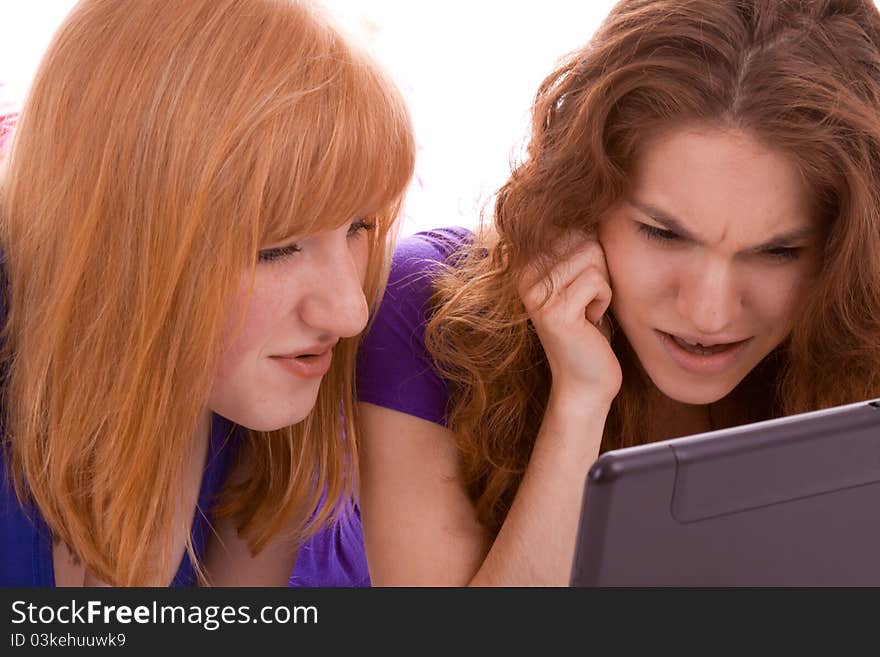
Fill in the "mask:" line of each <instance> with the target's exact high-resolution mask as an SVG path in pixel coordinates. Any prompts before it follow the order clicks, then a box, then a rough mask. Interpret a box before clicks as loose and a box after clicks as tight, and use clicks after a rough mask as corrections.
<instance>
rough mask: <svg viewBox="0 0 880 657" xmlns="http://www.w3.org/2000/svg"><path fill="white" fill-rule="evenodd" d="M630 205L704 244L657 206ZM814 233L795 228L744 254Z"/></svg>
mask: <svg viewBox="0 0 880 657" xmlns="http://www.w3.org/2000/svg"><path fill="white" fill-rule="evenodd" d="M628 203H629V204H630V205H631V206H633V207H634V208H635V209H636V210H638V211H639V212H641V213H642V214H644V215H645V216H647V217H648V218H650V219H651V220H653V221H655V222H656V223H658V224H660V225H661V226H663V227H664V228H666V229H667V230H671V231H672V232H674V233H676V234H678V235H679V236H681V237H683V238H684V239H686V240H688V241H691V242H694V243H695V244H699V245H703V244H704V242H703V241H702V240H700V239H699V238H697V237H696V236H695V235H694V234H693V233H692V232H691V231H689V230H688V229H687V228H685V227H684V225H683V224H682V223H681V221H679V220H678V219H676V218H675V217H673V216H672V215H671V214H670V213H668V212H666V211H664V210H661V209H660V208H658V207H657V206H655V205H651V204H650V203H641V202H640V201H635V200H630V201H628ZM813 233H814V229H813V227H812V226H804V227H802V228H795V229H794V230H789V231H786V232H784V233H779V234H778V235H774V236H773V237H771V238H770V239H769V240H767V241H766V242H764V243H762V244H759V245H757V246H753V247H751V248H748V249H744V251H743V252H749V253H755V252H759V251H767V250H770V249H778V248H783V247H787V246H790V245H792V244H796V243H798V242H800V241H801V240H803V239H806V238H808V237H811V236H812V235H813Z"/></svg>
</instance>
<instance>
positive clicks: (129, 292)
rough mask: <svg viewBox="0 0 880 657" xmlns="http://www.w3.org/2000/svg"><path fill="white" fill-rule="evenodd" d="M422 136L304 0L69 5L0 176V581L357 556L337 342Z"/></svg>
mask: <svg viewBox="0 0 880 657" xmlns="http://www.w3.org/2000/svg"><path fill="white" fill-rule="evenodd" d="M413 160H414V144H413V137H412V134H411V128H410V122H409V118H408V114H407V111H406V109H405V107H404V105H403V102H402V100H401V98H400V96H399V94H398V92H397V91H396V89H395V88H394V87H393V85H392V84H391V83H389V82H388V81H387V80H386V79H385V77H384V76H383V75H382V73H381V72H380V71H379V70H378V69H377V67H376V66H375V65H374V64H373V63H372V62H370V61H369V60H368V59H367V58H366V57H365V56H364V55H363V54H361V53H360V52H358V51H357V50H356V49H355V48H353V47H352V46H351V45H350V44H349V43H348V42H347V41H346V40H345V39H344V38H343V37H342V36H341V35H340V34H339V32H337V30H336V29H335V28H334V27H333V26H332V25H331V24H330V23H329V22H328V21H327V20H326V19H325V18H324V17H323V16H321V15H320V14H319V13H316V11H315V10H314V8H312V7H310V6H309V5H307V4H305V3H304V2H299V1H295V0H187V2H176V1H170V0H167V1H166V0H161V1H157V0H129V1H127V2H119V1H118V0H82V1H81V2H80V3H79V4H77V5H76V6H75V8H74V9H73V11H72V12H71V13H70V15H69V16H68V17H67V19H66V20H65V22H64V24H63V25H62V26H61V28H60V29H59V31H58V32H57V34H56V35H55V37H54V40H53V41H52V43H51V45H50V47H49V49H48V51H47V52H46V54H45V56H44V59H43V61H42V63H41V65H40V68H39V70H38V72H37V75H36V78H35V81H34V83H33V86H32V88H31V90H30V92H29V94H28V97H27V100H26V103H25V105H24V108H23V111H22V113H21V116H20V118H19V120H18V124H17V126H16V131H15V134H14V136H13V138H12V143H11V146H10V148H9V153H8V161H7V162H6V165H7V169H6V173H5V178H4V181H3V184H2V205H0V213H2V220H0V242H2V249H3V270H4V271H3V273H4V276H5V281H4V285H3V291H4V294H3V301H4V306H5V308H4V309H5V315H6V318H5V325H4V333H3V348H4V357H3V381H2V384H3V385H2V390H3V399H2V402H3V403H2V409H3V417H2V419H3V452H2V458H3V460H4V463H3V467H2V470H3V477H4V479H3V481H2V482H0V483H2V489H0V491H2V493H0V500H2V506H0V527H2V531H0V535H2V543H3V559H2V560H0V581H2V582H3V583H4V584H6V585H12V584H14V585H29V586H33V585H36V586H48V585H52V584H59V585H61V584H74V585H83V584H85V585H91V584H98V583H105V584H110V585H160V586H164V585H168V584H169V583H173V584H192V583H196V582H199V583H209V584H248V585H263V584H273V585H283V584H285V583H287V581H288V577H289V576H290V573H291V568H292V567H293V565H294V561H295V560H296V563H297V571H299V574H298V575H297V571H294V575H295V581H299V582H301V583H307V584H328V583H329V584H333V583H343V584H361V583H364V581H365V580H367V574H366V571H365V567H364V564H363V558H362V555H361V554H359V553H358V549H359V545H358V544H357V542H356V541H355V539H357V537H358V536H359V532H358V522H359V521H358V519H357V517H356V515H355V512H354V510H353V509H352V508H351V502H350V500H351V499H352V497H353V494H354V491H355V487H356V484H357V479H356V465H357V450H356V440H355V438H356V436H355V432H354V427H353V426H352V419H353V413H354V409H353V401H352V399H353V397H352V392H353V380H352V379H353V366H354V354H355V350H356V343H357V339H358V337H357V336H358V334H359V333H360V332H361V330H362V329H363V328H364V326H365V325H366V322H367V318H368V311H369V309H370V307H371V306H372V305H373V304H374V302H375V301H376V300H377V298H378V296H379V294H380V292H381V290H382V288H383V286H384V279H385V277H386V275H387V263H386V250H387V246H388V243H389V241H390V240H391V239H392V238H393V233H394V230H393V228H394V219H395V217H396V215H397V213H398V210H399V206H400V202H401V199H402V195H403V193H404V190H405V188H406V185H407V183H408V180H409V178H410V176H411V173H412V168H413ZM334 519H335V520H336V522H335V524H331V520H334ZM340 524H344V525H345V526H344V528H343V529H342V530H340V529H339V526H340ZM340 531H341V532H342V533H341V534H340ZM340 539H344V540H351V541H354V542H353V543H352V544H350V545H346V544H344V543H343V544H340ZM298 548H301V549H299V554H300V557H301V558H297V552H298ZM303 569H305V572H303ZM367 581H368V580H367Z"/></svg>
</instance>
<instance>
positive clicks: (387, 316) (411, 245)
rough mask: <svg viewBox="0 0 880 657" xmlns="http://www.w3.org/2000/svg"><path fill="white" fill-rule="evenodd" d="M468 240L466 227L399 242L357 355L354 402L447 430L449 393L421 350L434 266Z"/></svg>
mask: <svg viewBox="0 0 880 657" xmlns="http://www.w3.org/2000/svg"><path fill="white" fill-rule="evenodd" d="M470 236H471V232H470V231H469V230H467V229H466V228H457V227H456V228H438V229H435V230H430V231H425V232H421V233H415V234H414V235H410V236H409V237H406V238H404V239H402V240H400V242H399V243H398V245H397V248H396V249H395V251H394V257H393V259H392V263H391V273H390V275H389V279H388V287H387V289H386V291H385V296H384V297H383V298H382V304H381V305H380V307H379V311H378V312H377V314H376V318H375V320H374V321H373V324H372V325H371V327H370V331H369V333H368V334H367V335H366V336H365V338H364V340H363V343H362V345H361V348H360V351H359V353H358V369H357V396H358V401H363V402H369V403H371V404H376V405H377V406H382V407H384V408H390V409H392V410H395V411H400V412H402V413H407V414H408V415H414V416H416V417H420V418H422V419H424V420H428V421H429V422H434V423H436V424H439V425H441V426H446V411H447V409H446V406H447V403H448V401H449V392H448V389H447V385H446V381H445V380H444V379H443V378H442V377H441V376H440V375H439V374H438V373H437V371H436V369H435V367H434V365H433V363H432V360H431V356H430V355H429V353H428V350H427V348H426V347H425V326H426V325H427V323H428V320H429V319H430V318H431V305H430V301H431V284H432V280H433V275H434V273H435V272H436V270H437V265H438V263H445V262H447V261H448V260H449V258H450V256H452V255H453V254H454V253H455V252H456V251H458V249H459V247H461V246H462V245H463V244H464V243H465V241H466V240H467V239H468V238H469V237H470Z"/></svg>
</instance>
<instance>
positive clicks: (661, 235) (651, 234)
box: [639, 222, 681, 242]
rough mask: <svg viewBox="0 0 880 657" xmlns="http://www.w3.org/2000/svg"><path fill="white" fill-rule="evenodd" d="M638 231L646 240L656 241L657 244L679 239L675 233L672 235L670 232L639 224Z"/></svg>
mask: <svg viewBox="0 0 880 657" xmlns="http://www.w3.org/2000/svg"><path fill="white" fill-rule="evenodd" d="M639 231H640V232H641V233H642V234H643V235H645V236H646V237H647V238H648V239H652V240H656V241H658V242H673V241H675V240H678V239H681V238H680V237H679V235H678V234H677V233H673V232H672V231H671V230H666V229H664V228H657V227H656V226H649V225H648V224H643V223H641V222H639Z"/></svg>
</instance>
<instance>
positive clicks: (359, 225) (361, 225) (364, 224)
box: [348, 218, 376, 237]
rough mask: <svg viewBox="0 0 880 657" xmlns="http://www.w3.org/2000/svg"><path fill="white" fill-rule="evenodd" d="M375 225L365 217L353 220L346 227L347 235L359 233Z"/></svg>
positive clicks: (351, 235)
mask: <svg viewBox="0 0 880 657" xmlns="http://www.w3.org/2000/svg"><path fill="white" fill-rule="evenodd" d="M375 227H376V224H375V223H373V222H371V221H368V220H366V219H363V218H361V219H357V220H356V221H354V222H353V223H352V224H351V226H349V228H348V236H349V237H353V236H355V235H357V234H358V233H360V232H361V231H368V230H373V229H374V228H375Z"/></svg>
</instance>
